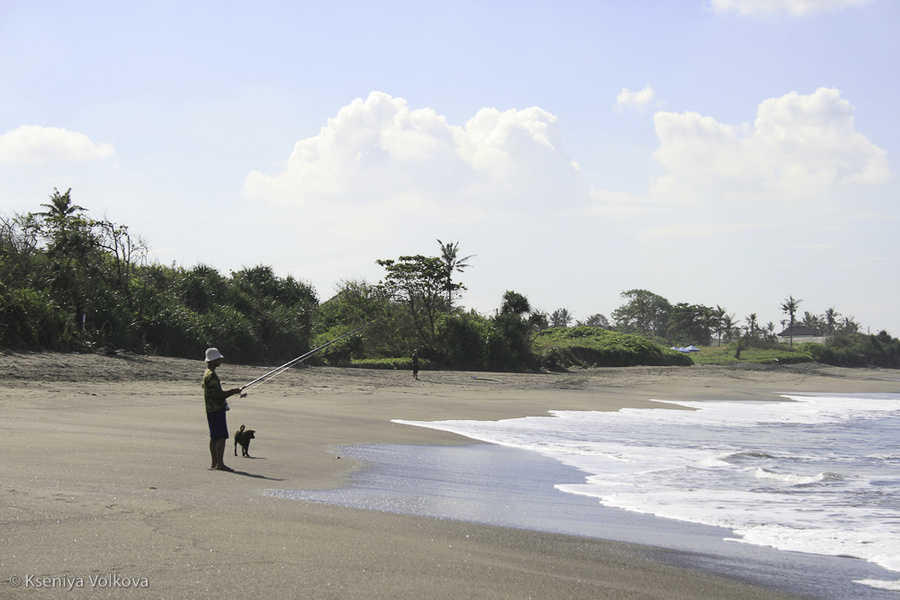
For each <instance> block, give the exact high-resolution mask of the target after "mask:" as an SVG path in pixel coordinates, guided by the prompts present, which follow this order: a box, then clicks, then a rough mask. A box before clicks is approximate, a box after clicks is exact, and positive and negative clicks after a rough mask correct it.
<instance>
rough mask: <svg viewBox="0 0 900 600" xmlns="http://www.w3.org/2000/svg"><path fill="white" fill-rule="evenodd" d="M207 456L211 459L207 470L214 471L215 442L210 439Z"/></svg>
mask: <svg viewBox="0 0 900 600" xmlns="http://www.w3.org/2000/svg"><path fill="white" fill-rule="evenodd" d="M209 455H210V457H212V466H210V467H209V468H210V469H215V468H216V440H214V439H212V438H210V439H209Z"/></svg>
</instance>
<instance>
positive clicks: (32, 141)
mask: <svg viewBox="0 0 900 600" xmlns="http://www.w3.org/2000/svg"><path fill="white" fill-rule="evenodd" d="M113 154H114V150H113V146H112V144H96V143H94V142H93V141H91V139H90V138H89V137H88V136H87V135H85V134H83V133H79V132H76V131H69V130H67V129H60V128H58V127H40V126H37V125H22V126H21V127H19V128H18V129H13V130H12V131H9V132H7V133H5V134H3V135H0V163H27V164H41V163H47V162H52V161H82V160H93V159H97V158H106V157H109V156H112V155H113Z"/></svg>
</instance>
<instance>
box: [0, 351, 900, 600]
mask: <svg viewBox="0 0 900 600" xmlns="http://www.w3.org/2000/svg"><path fill="white" fill-rule="evenodd" d="M226 354H227V353H226ZM266 370H267V369H265V368H263V367H258V368H257V367H246V366H240V365H230V364H228V363H227V362H226V364H224V365H223V366H222V367H221V368H220V370H219V373H220V377H221V378H222V381H223V385H225V386H226V387H231V386H233V385H240V384H241V383H243V382H245V381H250V380H252V379H253V378H255V377H257V376H258V375H259V374H262V373H264V372H265V371H266ZM202 371H203V363H202V361H200V360H197V361H188V360H180V359H167V358H159V357H140V356H127V355H126V356H105V355H104V356H101V355H68V354H64V355H57V354H4V355H0V382H2V383H3V385H4V388H5V391H4V394H3V395H2V396H0V409H2V410H3V412H4V415H5V416H4V419H3V421H2V422H0V435H3V436H4V440H5V443H4V445H5V447H6V448H7V450H6V453H5V454H6V455H5V457H4V461H3V462H2V463H0V477H2V480H3V482H4V484H3V488H2V490H0V491H2V493H3V494H4V498H5V499H6V506H7V507H8V510H7V511H6V514H5V515H4V516H3V517H0V525H2V533H0V544H2V546H3V547H4V548H11V549H12V550H11V551H9V552H8V553H4V554H3V555H2V556H0V597H6V596H8V595H11V594H14V593H15V592H14V591H13V588H12V586H11V584H10V577H12V576H13V575H18V576H20V577H25V576H27V575H29V574H32V575H42V576H49V577H63V576H69V577H78V576H82V577H84V578H85V580H87V576H88V575H91V574H93V575H96V574H110V573H113V574H116V575H118V576H120V577H123V578H124V577H146V578H147V579H148V583H149V587H147V588H133V589H128V590H121V589H120V590H110V589H93V590H89V589H85V590H83V596H85V597H104V594H111V595H113V596H117V597H128V598H158V597H163V596H164V597H193V598H213V597H221V596H222V595H223V594H227V593H241V592H242V591H246V590H253V591H254V592H255V593H256V594H257V595H261V596H266V597H273V598H291V597H296V596H298V595H302V596H303V597H308V598H353V597H360V598H363V597H366V598H418V597H429V598H458V597H480V598H502V597H526V596H529V595H531V596H535V597H545V598H556V597H575V598H579V597H580V598H596V597H605V598H611V599H615V598H632V597H643V598H695V599H697V598H723V597H728V598H735V599H740V598H760V599H766V598H771V599H774V598H789V597H791V596H790V595H787V594H783V593H781V592H778V591H775V590H772V589H767V588H763V587H759V586H756V585H751V584H748V583H745V582H742V581H740V580H739V578H738V577H737V574H735V577H734V578H732V577H723V576H721V575H716V574H714V573H711V572H707V571H704V570H698V569H696V568H685V567H681V566H677V565H673V564H667V563H666V562H664V561H661V560H660V559H659V554H658V553H659V549H658V548H653V547H652V546H642V545H636V544H628V543H622V542H614V541H608V540H603V539H594V538H584V537H573V536H568V535H560V534H548V533H543V532H535V531H526V530H520V529H513V528H511V527H496V526H490V525H479V524H471V523H461V522H458V521H450V520H447V519H432V518H427V517H417V516H411V515H397V514H390V513H383V512H376V511H369V510H363V509H354V508H345V507H339V506H332V505H322V504H317V503H312V502H299V503H298V502H296V501H286V500H285V499H280V498H273V497H269V496H266V494H265V492H266V490H271V489H317V490H328V489H338V488H343V487H344V486H346V483H347V481H348V477H350V476H352V475H353V474H354V473H357V472H360V471H362V470H363V469H364V468H365V464H364V462H363V461H361V460H354V459H352V458H349V457H347V456H343V455H342V453H341V451H340V448H341V447H345V446H354V445H364V444H394V445H406V446H415V445H427V446H465V445H466V444H469V443H470V441H469V440H468V439H466V438H461V437H460V436H456V435H453V434H447V433H442V432H438V431H434V430H426V429H422V428H413V427H401V426H398V425H395V424H392V423H390V420H391V419H406V420H441V419H450V418H465V419H479V420H491V419H498V418H506V417H513V416H526V415H529V414H541V415H543V414H546V412H547V411H548V410H552V409H566V410H616V409H618V408H621V407H623V406H646V405H649V404H650V403H649V399H651V398H654V397H655V398H660V397H664V398H667V399H678V398H679V397H681V398H686V397H690V398H692V399H700V398H703V397H705V398H720V397H722V395H723V394H727V393H734V394H735V395H738V396H740V397H742V398H744V397H749V396H752V397H757V398H759V399H766V398H771V396H772V394H773V393H777V392H773V391H772V390H777V391H785V392H791V391H796V392H800V391H838V392H839V391H851V390H852V391H873V392H878V391H896V390H897V388H898V387H900V383H898V381H900V374H898V373H897V372H894V371H886V370H873V369H865V370H853V369H835V368H828V367H825V368H821V367H818V366H814V368H808V369H793V368H788V367H779V368H775V369H763V370H760V369H756V368H752V367H751V368H723V369H717V368H711V367H701V368H697V367H631V368H623V369H592V370H589V371H574V372H571V373H561V374H556V373H554V374H497V375H493V374H487V373H460V372H436V371H424V372H421V373H420V379H421V381H418V382H414V381H413V380H412V377H411V374H410V373H408V372H403V371H389V372H385V371H366V370H361V369H334V368H327V367H314V368H303V369H292V370H291V371H290V372H288V373H285V374H284V375H279V377H278V378H274V380H273V381H272V382H271V383H265V384H263V385H260V386H258V387H256V388H253V389H251V395H250V396H249V397H248V398H246V399H242V400H235V401H234V402H232V410H231V412H230V413H229V429H230V430H231V432H232V433H233V432H234V431H235V430H236V429H237V428H238V427H239V426H240V425H241V424H246V425H247V427H248V428H253V429H256V430H257V438H256V439H255V440H254V441H253V443H252V444H251V446H250V455H251V456H253V457H254V458H252V459H247V458H241V457H239V456H238V457H234V456H232V446H231V444H232V441H231V440H230V441H229V445H228V446H227V448H228V451H227V452H226V463H227V464H229V466H232V467H233V468H235V469H236V471H237V473H236V474H230V473H220V472H214V471H210V470H209V469H208V468H207V467H208V464H207V462H208V449H207V448H206V446H207V444H206V439H208V438H207V432H206V424H205V419H203V413H202V395H201V394H200V393H199V380H200V377H201V376H202ZM476 376H480V377H491V378H496V379H500V380H502V381H503V383H497V382H492V381H486V380H477V379H473V377H476ZM822 385H826V386H827V387H826V388H825V389H822V388H821V387H817V386H822ZM861 386H862V387H861ZM862 388H865V389H862ZM748 390H749V391H748ZM656 406H658V405H656ZM676 554H677V553H676ZM58 595H59V590H53V589H46V588H45V589H30V590H29V597H31V596H33V597H35V598H39V597H48V598H49V597H58Z"/></svg>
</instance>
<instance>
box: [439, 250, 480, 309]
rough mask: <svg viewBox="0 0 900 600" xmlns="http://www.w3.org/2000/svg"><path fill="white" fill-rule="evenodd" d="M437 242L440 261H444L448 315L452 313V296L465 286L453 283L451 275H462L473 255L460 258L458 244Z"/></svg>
mask: <svg viewBox="0 0 900 600" xmlns="http://www.w3.org/2000/svg"><path fill="white" fill-rule="evenodd" d="M437 242H438V244H440V246H441V260H443V261H444V293H446V294H447V312H448V313H450V312H452V311H453V295H454V294H455V293H456V292H458V291H459V290H464V289H466V288H465V286H463V285H461V284H454V283H453V273H454V272H457V273H462V272H463V271H465V270H466V269H468V268H469V266H470V265H469V263H468V262H466V261H468V260H469V259H470V258H472V257H474V256H475V255H474V254H470V255H469V256H465V257H463V258H460V257H459V242H453V243H447V244H445V243H444V242H442V241H441V240H438V241H437Z"/></svg>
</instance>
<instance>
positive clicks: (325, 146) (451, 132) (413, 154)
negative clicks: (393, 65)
mask: <svg viewBox="0 0 900 600" xmlns="http://www.w3.org/2000/svg"><path fill="white" fill-rule="evenodd" d="M587 193H588V192H587V185H586V184H585V183H584V182H583V181H582V178H581V175H580V172H579V169H578V165H577V164H576V163H574V162H573V161H572V160H571V159H570V158H569V157H568V155H567V154H566V152H565V150H564V148H563V144H562V137H561V133H560V124H559V120H558V119H557V118H556V117H555V116H553V115H552V114H550V113H548V112H546V111H544V110H542V109H540V108H537V107H532V108H526V109H523V110H516V109H510V110H505V111H501V110H498V109H496V108H484V109H482V110H480V111H479V112H478V113H477V114H476V115H475V116H474V117H472V118H471V119H470V120H469V121H468V122H467V123H466V124H465V126H463V127H459V126H455V125H451V124H448V123H447V121H446V119H445V118H444V117H443V116H442V115H439V114H437V112H435V111H434V110H432V109H430V108H419V109H413V108H411V107H410V106H409V105H408V104H407V103H406V101H405V100H404V99H402V98H393V97H391V96H390V95H388V94H384V93H381V92H372V93H371V94H370V95H369V97H368V98H367V99H365V100H363V99H362V98H358V99H356V100H354V101H353V102H351V103H350V104H349V105H347V106H345V107H343V108H342V109H341V110H340V111H339V112H338V113H337V115H336V116H335V117H333V118H331V119H329V120H328V123H327V124H326V125H325V127H323V128H322V129H321V131H320V132H319V133H318V134H317V135H315V136H312V137H308V138H305V139H301V140H300V141H298V142H297V143H296V144H295V146H294V150H293V152H292V153H291V155H290V157H289V158H288V160H287V163H286V165H285V166H284V169H283V170H280V171H279V172H277V173H274V174H268V173H264V172H262V171H252V172H251V173H250V174H248V175H247V177H246V178H245V181H244V195H245V196H246V197H247V198H249V199H251V200H254V201H264V202H268V203H272V204H276V205H280V206H283V207H289V208H300V209H303V210H305V211H311V212H312V213H315V214H316V215H318V216H320V217H325V218H327V217H329V216H332V217H337V216H340V217H341V218H348V217H351V215H355V217H354V218H356V219H357V220H358V221H359V227H360V228H367V229H370V228H373V227H375V228H378V227H382V228H384V229H385V231H388V230H389V229H390V227H391V226H392V223H396V222H397V219H399V218H402V217H409V216H428V215H431V216H434V217H440V218H450V219H453V218H460V219H472V218H478V217H480V216H484V215H485V214H488V213H490V212H491V211H492V210H495V209H497V210H499V209H523V210H525V209H532V208H536V207H543V208H551V207H552V206H553V203H554V202H557V203H558V202H561V201H564V200H565V199H566V197H567V196H569V197H571V196H577V195H581V196H582V197H583V198H586V197H587Z"/></svg>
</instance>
